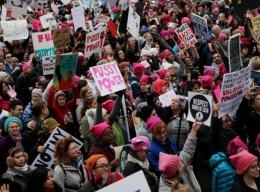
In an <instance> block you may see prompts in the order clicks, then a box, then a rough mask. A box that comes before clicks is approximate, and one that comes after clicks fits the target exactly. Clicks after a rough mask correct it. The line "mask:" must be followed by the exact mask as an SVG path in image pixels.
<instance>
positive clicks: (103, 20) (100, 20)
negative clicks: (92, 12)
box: [97, 15, 110, 23]
mask: <svg viewBox="0 0 260 192" xmlns="http://www.w3.org/2000/svg"><path fill="white" fill-rule="evenodd" d="M108 21H110V17H108V16H106V15H99V16H98V19H97V22H98V23H107V22H108Z"/></svg>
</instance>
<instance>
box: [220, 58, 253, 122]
mask: <svg viewBox="0 0 260 192" xmlns="http://www.w3.org/2000/svg"><path fill="white" fill-rule="evenodd" d="M251 67H252V64H251V63H250V64H249V65H248V66H247V67H246V68H244V69H241V70H240V71H235V72H232V73H227V74H225V75H224V77H223V82H222V86H221V91H220V110H219V113H218V118H221V117H223V116H224V115H227V114H232V113H234V112H235V111H236V110H237V109H238V107H239V105H240V103H241V101H242V99H243V97H244V95H245V94H246V92H247V90H248V89H249V87H250V84H251Z"/></svg>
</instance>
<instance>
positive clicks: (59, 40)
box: [51, 27, 70, 49]
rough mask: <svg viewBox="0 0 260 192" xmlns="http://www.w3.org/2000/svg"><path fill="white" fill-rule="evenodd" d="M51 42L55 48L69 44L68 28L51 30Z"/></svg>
mask: <svg viewBox="0 0 260 192" xmlns="http://www.w3.org/2000/svg"><path fill="white" fill-rule="evenodd" d="M51 34H52V39H53V44H54V47H55V48H56V49H60V48H64V47H66V46H68V45H69V44H70V28H69V27H67V28H60V29H54V30H52V31H51Z"/></svg>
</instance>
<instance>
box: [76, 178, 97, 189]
mask: <svg viewBox="0 0 260 192" xmlns="http://www.w3.org/2000/svg"><path fill="white" fill-rule="evenodd" d="M97 190H99V188H98V186H97V185H96V184H95V181H94V179H92V180H91V181H89V182H88V183H87V184H86V185H84V186H83V187H82V188H80V190H79V191H78V192H86V191H87V192H95V191H97Z"/></svg>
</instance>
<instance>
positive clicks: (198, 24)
mask: <svg viewBox="0 0 260 192" xmlns="http://www.w3.org/2000/svg"><path fill="white" fill-rule="evenodd" d="M190 18H191V23H192V26H193V29H194V33H195V34H197V35H199V36H200V39H201V40H202V41H204V40H207V38H208V24H207V20H206V19H204V18H203V17H200V16H198V15H196V14H193V13H192V14H191V15H190Z"/></svg>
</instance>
